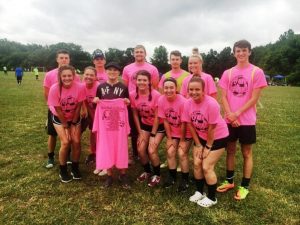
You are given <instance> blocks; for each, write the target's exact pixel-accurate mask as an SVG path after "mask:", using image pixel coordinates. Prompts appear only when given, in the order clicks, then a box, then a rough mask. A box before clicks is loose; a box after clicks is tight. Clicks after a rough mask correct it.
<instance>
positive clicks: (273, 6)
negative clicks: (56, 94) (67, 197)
mask: <svg viewBox="0 0 300 225" xmlns="http://www.w3.org/2000/svg"><path fill="white" fill-rule="evenodd" d="M299 12H300V1H298V0H253V1H251V0H248V1H241V0H147V1H146V0H76V1H74V0H26V1H25V0H0V39H3V38H6V39H8V40H9V41H16V42H20V43H22V44H33V43H34V44H41V45H51V44H56V43H58V42H67V43H70V42H72V43H74V44H77V45H80V46H82V48H83V50H85V51H88V52H90V53H92V52H93V51H94V50H95V49H97V48H99V49H101V50H103V51H106V50H107V49H108V48H118V49H120V50H125V49H126V48H128V47H134V46H136V45H137V44H143V45H144V46H145V47H146V49H147V54H148V57H149V56H151V55H152V54H153V51H154V49H155V47H158V46H160V45H163V46H165V47H166V48H167V50H168V52H170V51H172V50H175V49H176V50H179V51H181V52H182V53H183V54H184V55H187V56H188V55H190V54H191V50H192V48H193V47H198V48H199V50H200V52H201V53H207V52H208V51H209V50H210V49H214V50H217V51H218V52H220V51H221V50H222V49H224V48H225V47H228V46H230V47H232V46H233V44H234V42H235V41H237V40H240V39H247V40H248V41H250V42H251V44H252V46H253V47H255V46H260V45H266V44H268V43H274V42H275V41H277V40H278V39H279V36H280V35H281V34H283V33H284V32H286V31H287V30H288V29H292V30H294V32H295V33H300V16H299Z"/></svg>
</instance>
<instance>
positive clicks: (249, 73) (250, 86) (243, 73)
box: [217, 40, 267, 200]
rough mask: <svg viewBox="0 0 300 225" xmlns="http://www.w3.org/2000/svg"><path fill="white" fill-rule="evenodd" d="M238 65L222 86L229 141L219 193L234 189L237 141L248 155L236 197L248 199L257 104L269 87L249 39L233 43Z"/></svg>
mask: <svg viewBox="0 0 300 225" xmlns="http://www.w3.org/2000/svg"><path fill="white" fill-rule="evenodd" d="M233 53H234V57H235V58H236V60H237V65H236V66H234V67H232V68H230V69H229V70H226V71H225V72H224V73H223V75H222V78H221V80H220V81H219V86H220V88H221V89H222V103H223V107H224V111H225V119H226V122H227V125H228V129H229V142H228V144H227V157H226V166H227V172H226V180H225V181H224V182H223V183H222V184H221V185H220V186H219V187H218V188H217V191H218V192H226V191H228V190H230V189H232V188H234V182H233V177H234V168H235V153H236V145H237V140H239V142H240V144H241V150H242V154H243V158H244V164H243V168H244V171H243V179H242V183H241V186H239V187H238V190H237V192H236V194H235V196H234V198H235V199H237V200H241V199H245V198H246V196H247V195H248V193H249V190H248V187H249V182H250V178H251V175H252V169H253V156H252V145H253V144H254V143H255V142H256V130H255V124H256V108H255V105H256V103H257V101H258V99H259V97H260V94H261V91H262V89H263V88H264V87H266V86H267V82H266V79H265V75H264V72H263V71H262V69H260V68H258V67H256V66H254V65H252V64H251V63H250V62H249V57H250V55H251V44H250V43H249V42H248V41H246V40H240V41H237V42H236V43H235V44H234V46H233Z"/></svg>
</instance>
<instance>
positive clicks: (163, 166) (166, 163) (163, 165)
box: [160, 161, 168, 169]
mask: <svg viewBox="0 0 300 225" xmlns="http://www.w3.org/2000/svg"><path fill="white" fill-rule="evenodd" d="M166 167H168V162H167V161H165V162H164V163H163V164H160V168H161V169H163V168H166Z"/></svg>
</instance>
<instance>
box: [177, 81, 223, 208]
mask: <svg viewBox="0 0 300 225" xmlns="http://www.w3.org/2000/svg"><path fill="white" fill-rule="evenodd" d="M188 90H189V96H190V98H189V99H188V100H187V102H186V103H185V105H184V112H183V117H182V120H183V121H185V122H187V125H188V127H189V129H190V131H191V134H192V137H193V139H194V148H193V158H194V177H195V184H196V188H197V191H196V192H195V194H194V195H193V196H191V197H190V201H192V202H196V203H197V204H198V205H200V206H202V207H210V206H213V205H215V204H216V203H217V199H216V197H215V193H216V187H217V176H216V173H215V171H214V167H215V165H216V163H217V162H218V161H219V159H220V157H221V155H222V154H223V152H224V150H225V147H226V144H227V136H228V129H227V126H226V123H225V121H224V120H223V119H222V117H221V114H220V106H219V104H218V102H217V101H216V100H215V99H214V98H212V97H210V96H208V95H206V94H205V83H204V81H203V80H202V79H201V78H200V77H193V78H192V79H191V80H190V82H189V85H188ZM205 183H206V184H207V187H208V195H207V196H206V195H205V194H204V192H203V188H204V184H205Z"/></svg>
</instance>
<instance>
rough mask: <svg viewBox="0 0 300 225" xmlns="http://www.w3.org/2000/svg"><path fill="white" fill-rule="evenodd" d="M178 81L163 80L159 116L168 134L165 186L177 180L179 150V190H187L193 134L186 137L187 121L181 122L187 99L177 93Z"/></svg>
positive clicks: (169, 185) (170, 78)
mask: <svg viewBox="0 0 300 225" xmlns="http://www.w3.org/2000/svg"><path fill="white" fill-rule="evenodd" d="M176 90H177V82H176V80H175V79H174V78H172V77H169V78H166V79H165V80H164V82H163V92H164V95H163V96H161V97H160V98H159V100H158V116H159V117H160V118H162V119H163V120H164V127H165V130H166V135H167V146H166V147H167V148H166V149H167V162H168V166H169V176H168V179H167V180H166V181H165V182H164V187H165V188H168V187H171V186H172V185H173V184H175V182H176V173H177V165H176V154H177V152H178V155H179V162H180V168H181V174H182V177H181V182H180V184H179V186H178V191H179V192H182V191H185V190H186V189H187V188H188V186H189V157H188V150H189V148H190V146H191V140H192V138H191V136H190V133H189V134H188V135H189V138H186V137H187V135H186V123H182V122H181V116H182V113H183V107H184V103H185V102H186V99H185V98H184V97H183V96H182V95H180V94H177V92H176Z"/></svg>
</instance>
